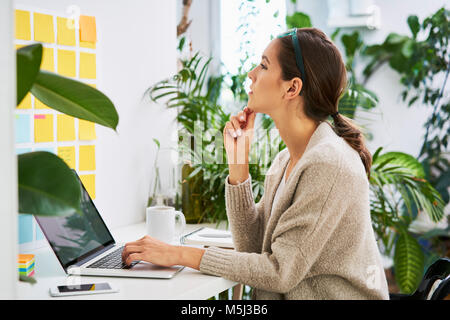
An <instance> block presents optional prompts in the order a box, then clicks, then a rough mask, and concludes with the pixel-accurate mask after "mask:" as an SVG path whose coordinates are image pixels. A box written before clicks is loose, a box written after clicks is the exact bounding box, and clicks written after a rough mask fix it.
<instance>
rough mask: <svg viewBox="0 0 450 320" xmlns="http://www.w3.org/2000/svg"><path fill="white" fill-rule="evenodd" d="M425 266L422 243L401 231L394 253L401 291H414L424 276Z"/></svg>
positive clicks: (408, 292)
mask: <svg viewBox="0 0 450 320" xmlns="http://www.w3.org/2000/svg"><path fill="white" fill-rule="evenodd" d="M423 267H424V254H423V252H422V248H421V246H420V244H419V243H418V242H417V240H416V239H415V238H413V237H412V236H410V235H409V234H408V233H406V232H403V233H401V234H400V236H399V237H398V240H397V244H396V246H395V253H394V270H395V279H396V281H397V284H398V286H399V288H400V291H401V292H403V293H407V294H411V293H413V292H414V290H415V289H416V288H417V287H418V286H419V283H420V280H421V278H422V274H423Z"/></svg>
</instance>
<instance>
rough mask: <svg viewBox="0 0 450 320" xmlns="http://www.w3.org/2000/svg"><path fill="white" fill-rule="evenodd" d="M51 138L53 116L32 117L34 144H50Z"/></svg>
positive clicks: (52, 139)
mask: <svg viewBox="0 0 450 320" xmlns="http://www.w3.org/2000/svg"><path fill="white" fill-rule="evenodd" d="M51 141H54V138H53V115H52V114H35V115H34V142H51Z"/></svg>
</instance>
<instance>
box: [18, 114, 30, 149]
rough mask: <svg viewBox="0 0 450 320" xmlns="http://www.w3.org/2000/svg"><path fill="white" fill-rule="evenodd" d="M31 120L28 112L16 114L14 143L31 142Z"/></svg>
mask: <svg viewBox="0 0 450 320" xmlns="http://www.w3.org/2000/svg"><path fill="white" fill-rule="evenodd" d="M30 128H31V122H30V116H29V115H28V114H18V115H16V143H26V142H31V132H30V131H31V129H30Z"/></svg>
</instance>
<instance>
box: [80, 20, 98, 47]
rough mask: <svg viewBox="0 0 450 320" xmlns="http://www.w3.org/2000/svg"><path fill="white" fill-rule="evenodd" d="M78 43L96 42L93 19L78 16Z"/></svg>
mask: <svg viewBox="0 0 450 320" xmlns="http://www.w3.org/2000/svg"><path fill="white" fill-rule="evenodd" d="M79 22H80V41H87V42H94V43H95V42H96V41H97V30H96V25H95V17H91V16H83V15H80V20H79Z"/></svg>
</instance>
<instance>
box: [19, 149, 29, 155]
mask: <svg viewBox="0 0 450 320" xmlns="http://www.w3.org/2000/svg"><path fill="white" fill-rule="evenodd" d="M27 152H31V148H16V154H17V155H19V154H22V153H27Z"/></svg>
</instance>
